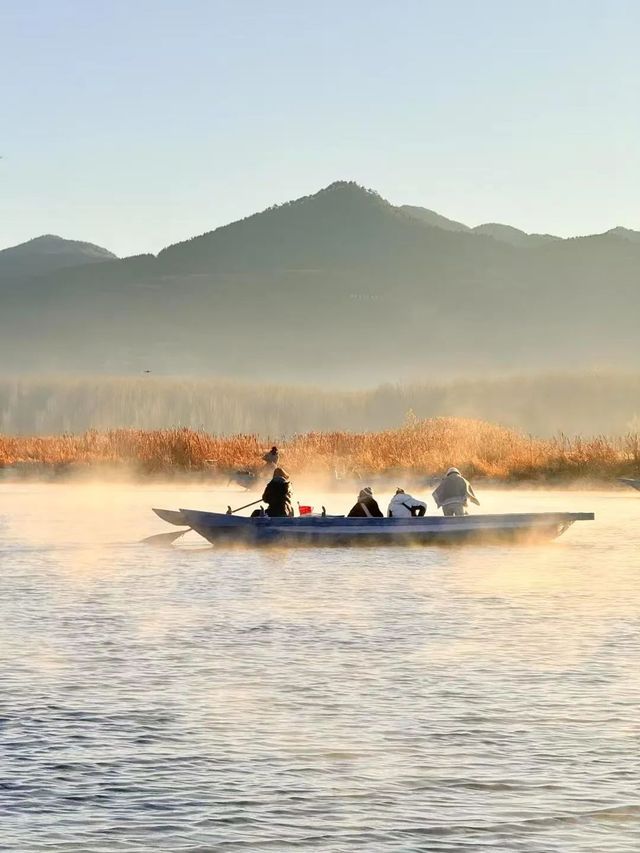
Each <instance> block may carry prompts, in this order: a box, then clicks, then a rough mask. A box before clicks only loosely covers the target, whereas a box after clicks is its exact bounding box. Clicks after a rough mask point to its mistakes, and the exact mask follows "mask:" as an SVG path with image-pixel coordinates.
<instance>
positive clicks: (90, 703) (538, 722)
mask: <svg viewBox="0 0 640 853" xmlns="http://www.w3.org/2000/svg"><path fill="white" fill-rule="evenodd" d="M481 497H482V498H483V509H485V510H487V511H501V510H515V511H528V510H555V509H562V510H595V511H596V513H597V520H596V522H592V523H588V522H585V523H579V524H576V525H575V526H574V527H573V528H571V530H570V531H569V532H568V533H567V534H566V535H565V536H564V537H563V538H562V539H560V540H558V541H557V542H556V543H553V544H550V545H544V546H536V547H531V546H528V547H515V546H514V547H496V546H494V547H467V548H461V549H450V550H438V549H408V548H407V549H405V548H390V549H381V550H375V549H366V550H346V549H345V550H342V549H318V550H291V551H276V552H256V551H250V550H246V551H235V552H224V551H216V550H214V549H212V548H210V547H209V546H206V544H205V547H200V546H199V545H198V540H197V537H195V535H194V534H190V537H187V538H186V539H185V542H184V545H185V547H183V548H181V549H179V550H175V549H166V550H161V549H153V548H150V547H149V546H145V545H141V544H139V543H138V540H139V539H141V538H142V537H143V536H147V535H149V534H151V533H155V532H161V531H163V530H165V529H169V528H167V527H166V526H165V525H163V524H162V522H160V521H159V520H158V519H155V518H154V517H153V516H152V515H151V514H150V512H149V507H150V506H152V505H161V506H168V507H177V506H179V505H183V506H192V507H197V508H213V509H216V508H224V507H225V506H226V504H227V503H228V502H229V501H231V502H235V503H236V505H237V504H238V503H243V502H244V494H243V493H241V492H239V491H238V492H235V493H232V494H231V495H213V494H212V493H205V492H195V491H191V492H189V491H187V490H186V489H184V488H182V489H180V488H177V489H176V488H174V489H173V490H171V489H164V490H159V489H149V488H134V487H123V488H109V489H101V488H88V487H80V486H76V487H72V486H55V485H49V486H34V485H9V484H5V485H3V486H0V562H1V571H0V641H1V642H0V656H1V660H0V665H1V683H0V687H1V694H0V702H1V717H0V724H1V727H0V749H1V758H2V761H1V764H0V850H2V851H21V853H22V851H40V850H46V851H56V853H58V851H60V853H62V852H63V851H71V850H73V851H82V853H90V851H120V850H122V851H152V850H169V851H187V850H188V851H192V853H195V851H201V853H204V851H218V850H220V851H226V850H229V851H235V850H237V851H262V850H265V851H266V850H269V851H281V850H282V851H285V850H290V849H291V850H293V849H299V850H309V851H327V853H331V851H336V853H337V851H345V852H346V853H348V851H373V853H377V851H380V853H387V852H388V853H399V851H402V852H403V853H409V851H428V853H432V851H482V850H491V851H494V853H495V851H520V850H522V851H537V852H539V853H552V851H612V853H623V851H634V853H637V851H638V850H639V849H640V758H639V755H640V752H639V747H640V742H639V735H640V709H639V707H638V706H639V702H640V666H639V664H640V654H639V652H640V642H639V633H638V630H639V628H640V607H639V605H640V581H639V577H640V566H639V561H638V546H639V545H640V495H637V494H635V493H634V492H632V491H630V490H629V491H628V492H627V491H620V492H611V493H610V494H602V493H595V492H594V493H584V492H582V493H580V492H566V493H558V492H553V493H545V492H516V493H514V494H506V493H504V492H503V493H499V492H494V493H491V494H486V493H485V494H483V495H481ZM325 500H326V501H329V502H330V503H329V508H330V509H331V510H333V511H343V510H344V508H345V506H347V505H348V503H349V498H348V497H345V498H344V499H339V498H336V497H333V498H325ZM189 538H191V547H190V548H189V547H186V546H188V545H189ZM203 544H204V543H203Z"/></svg>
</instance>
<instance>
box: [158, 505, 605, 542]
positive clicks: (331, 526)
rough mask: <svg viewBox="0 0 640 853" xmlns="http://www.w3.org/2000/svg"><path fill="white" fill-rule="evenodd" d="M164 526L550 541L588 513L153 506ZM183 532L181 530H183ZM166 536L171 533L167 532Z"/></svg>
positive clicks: (234, 537)
mask: <svg viewBox="0 0 640 853" xmlns="http://www.w3.org/2000/svg"><path fill="white" fill-rule="evenodd" d="M154 512H155V513H156V515H158V516H159V517H160V518H162V519H163V520H164V521H168V522H169V523H170V524H175V525H178V526H182V527H185V528H187V529H191V530H195V531H196V533H199V534H200V535H201V536H203V537H204V538H205V539H207V540H208V541H209V542H212V543H214V544H218V543H224V544H243V545H247V544H249V545H270V544H273V545H383V544H390V545H405V544H407V545H414V544H415V545H434V544H455V543H462V542H505V541H506V542H513V541H525V542H530V541H540V540H549V539H555V538H556V537H557V536H560V535H561V534H562V533H564V532H565V530H567V529H568V528H569V527H571V525H572V524H573V523H574V522H575V521H592V520H593V519H594V514H593V513H592V512H534V513H512V514H506V515H502V514H501V515H466V516H463V517H459V518H444V517H443V516H424V517H423V518H345V517H344V516H302V517H300V518H269V517H268V516H262V517H255V518H247V517H245V516H237V515H229V514H223V513H217V512H202V511H199V510H193V509H181V510H166V509H154ZM185 532H186V531H185ZM169 535H171V534H169Z"/></svg>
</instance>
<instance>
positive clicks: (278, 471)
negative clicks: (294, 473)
mask: <svg viewBox="0 0 640 853" xmlns="http://www.w3.org/2000/svg"><path fill="white" fill-rule="evenodd" d="M273 476H274V477H282V479H283V480H288V479H289V475H288V474H287V472H286V471H285V470H284V468H275V469H274V471H273Z"/></svg>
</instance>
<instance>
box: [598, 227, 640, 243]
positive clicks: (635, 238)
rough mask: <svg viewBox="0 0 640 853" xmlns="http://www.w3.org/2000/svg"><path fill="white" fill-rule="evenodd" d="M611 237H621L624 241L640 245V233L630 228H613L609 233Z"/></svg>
mask: <svg viewBox="0 0 640 853" xmlns="http://www.w3.org/2000/svg"><path fill="white" fill-rule="evenodd" d="M606 234H608V235H609V236H610V237H621V238H622V239H623V240H631V242H632V243H640V231H632V230H631V229H630V228H623V227H622V226H621V225H618V227H617V228H612V229H611V230H610V231H607V232H606Z"/></svg>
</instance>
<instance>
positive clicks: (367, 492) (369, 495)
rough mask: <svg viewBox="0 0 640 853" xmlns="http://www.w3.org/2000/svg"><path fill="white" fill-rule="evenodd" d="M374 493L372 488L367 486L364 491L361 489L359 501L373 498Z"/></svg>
mask: <svg viewBox="0 0 640 853" xmlns="http://www.w3.org/2000/svg"><path fill="white" fill-rule="evenodd" d="M372 497H373V492H372V491H371V486H365V487H364V489H360V494H359V495H358V500H364V499H365V498H372Z"/></svg>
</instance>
